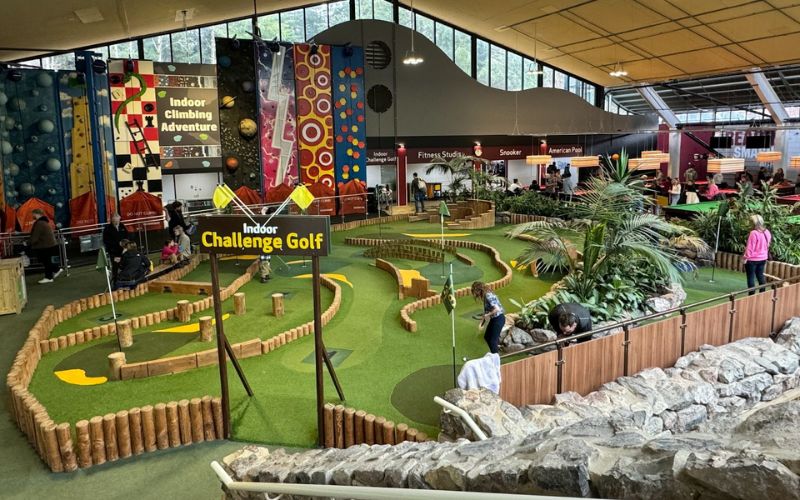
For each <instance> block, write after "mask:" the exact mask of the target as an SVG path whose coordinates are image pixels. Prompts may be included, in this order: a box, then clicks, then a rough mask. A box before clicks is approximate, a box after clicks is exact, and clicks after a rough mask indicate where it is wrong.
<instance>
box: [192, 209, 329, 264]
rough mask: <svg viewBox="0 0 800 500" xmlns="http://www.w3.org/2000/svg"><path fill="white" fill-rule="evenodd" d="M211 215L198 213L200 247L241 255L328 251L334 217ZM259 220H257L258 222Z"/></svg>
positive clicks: (309, 253)
mask: <svg viewBox="0 0 800 500" xmlns="http://www.w3.org/2000/svg"><path fill="white" fill-rule="evenodd" d="M268 219H269V216H266V215H255V216H253V218H252V220H251V219H250V217H247V216H246V215H209V216H205V217H198V222H199V224H198V233H199V234H200V251H202V252H205V253H212V252H213V253H223V254H241V255H252V254H254V253H256V254H262V255H305V256H313V255H317V256H321V257H324V256H326V255H328V252H329V251H330V234H331V228H330V219H329V218H328V217H327V216H325V215H303V216H275V217H273V218H272V219H271V220H269V222H267V220H268ZM254 222H255V223H254Z"/></svg>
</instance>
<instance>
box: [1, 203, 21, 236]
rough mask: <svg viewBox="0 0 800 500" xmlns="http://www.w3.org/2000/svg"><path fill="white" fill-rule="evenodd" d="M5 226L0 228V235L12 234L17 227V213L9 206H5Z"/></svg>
mask: <svg viewBox="0 0 800 500" xmlns="http://www.w3.org/2000/svg"><path fill="white" fill-rule="evenodd" d="M5 212H6V224H5V227H0V233H3V232H5V233H13V232H14V230H15V229H16V226H17V211H16V210H14V207H12V206H11V205H6V210H5Z"/></svg>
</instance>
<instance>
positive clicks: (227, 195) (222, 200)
mask: <svg viewBox="0 0 800 500" xmlns="http://www.w3.org/2000/svg"><path fill="white" fill-rule="evenodd" d="M231 200H233V193H231V189H230V188H229V187H228V186H226V185H225V184H219V185H218V186H217V188H216V189H215V190H214V195H213V196H212V197H211V201H212V202H213V203H214V206H215V207H217V208H225V207H227V206H228V205H229V204H230V202H231Z"/></svg>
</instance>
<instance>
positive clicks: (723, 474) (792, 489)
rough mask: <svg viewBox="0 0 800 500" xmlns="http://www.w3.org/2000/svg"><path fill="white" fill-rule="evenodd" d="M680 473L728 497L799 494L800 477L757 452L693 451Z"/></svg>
mask: <svg viewBox="0 0 800 500" xmlns="http://www.w3.org/2000/svg"><path fill="white" fill-rule="evenodd" d="M680 476H681V477H688V478H691V480H690V481H684V482H689V483H691V482H693V483H695V484H697V485H700V486H702V487H705V488H707V489H709V490H711V491H714V492H716V493H718V494H719V495H721V496H724V497H726V498H736V499H742V500H752V499H756V498H763V499H778V498H787V499H788V498H797V497H798V493H799V492H800V477H798V476H797V474H795V473H794V472H792V471H791V470H789V469H788V468H787V467H786V466H784V465H783V464H781V463H780V462H778V461H776V460H774V459H771V458H769V457H765V456H764V455H761V454H759V453H757V452H750V453H748V452H745V453H741V454H732V453H730V452H726V451H715V452H710V453H703V452H697V453H695V452H690V453H689V455H688V457H687V458H686V463H685V465H684V466H683V468H682V470H681V472H680Z"/></svg>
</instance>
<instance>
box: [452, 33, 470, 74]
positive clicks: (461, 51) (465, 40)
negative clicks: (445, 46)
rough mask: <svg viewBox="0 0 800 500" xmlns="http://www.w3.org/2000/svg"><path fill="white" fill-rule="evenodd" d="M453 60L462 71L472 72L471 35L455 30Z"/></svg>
mask: <svg viewBox="0 0 800 500" xmlns="http://www.w3.org/2000/svg"><path fill="white" fill-rule="evenodd" d="M454 60H455V62H456V65H457V66H458V67H459V68H461V70H462V71H464V73H466V74H468V75H471V74H472V37H470V36H469V35H467V34H466V33H463V32H461V31H458V30H455V59H454Z"/></svg>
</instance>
